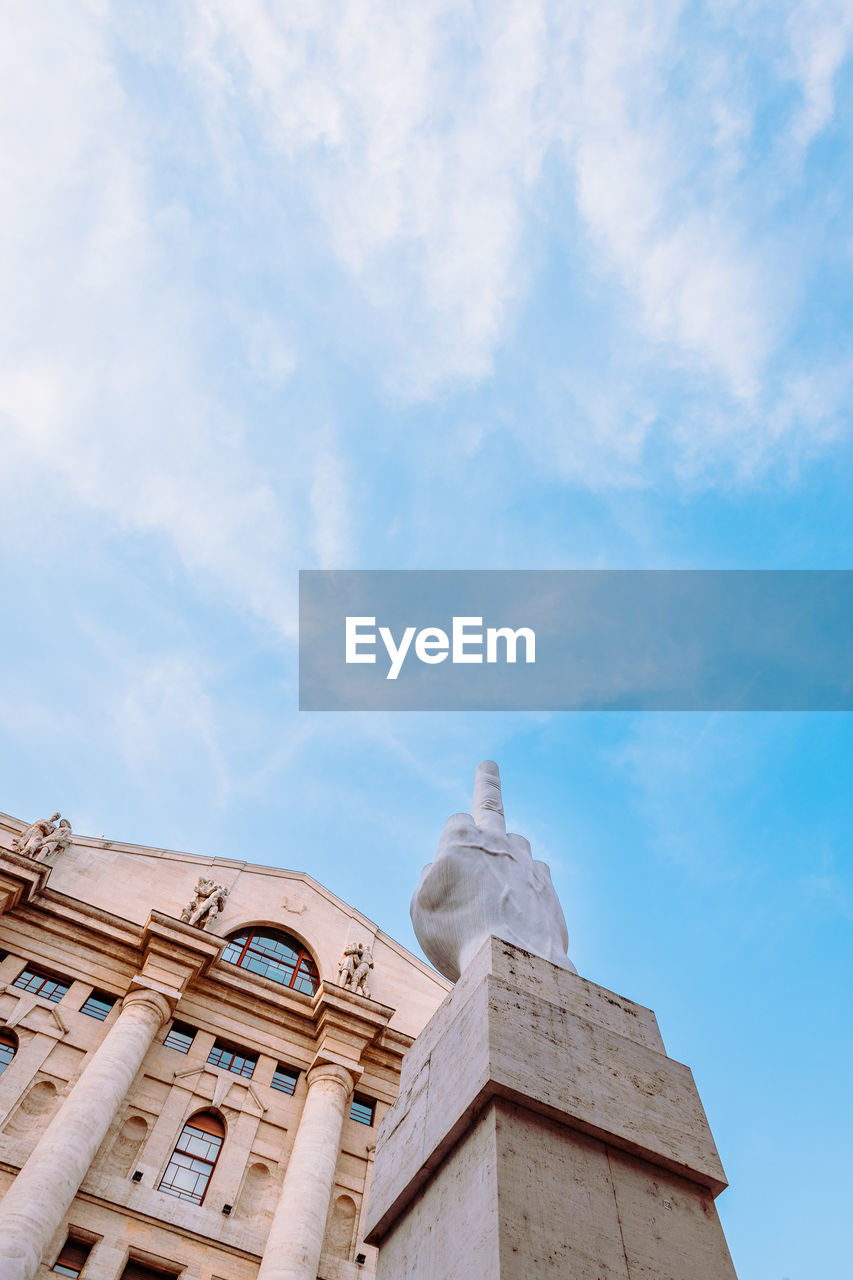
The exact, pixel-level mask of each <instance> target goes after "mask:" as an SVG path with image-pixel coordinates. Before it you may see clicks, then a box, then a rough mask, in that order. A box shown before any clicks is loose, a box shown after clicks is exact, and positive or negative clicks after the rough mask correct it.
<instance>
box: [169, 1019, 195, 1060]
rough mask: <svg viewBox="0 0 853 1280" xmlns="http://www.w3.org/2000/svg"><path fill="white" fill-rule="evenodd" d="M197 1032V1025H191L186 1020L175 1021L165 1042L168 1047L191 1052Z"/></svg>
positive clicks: (182, 1051) (179, 1051) (180, 1051)
mask: <svg viewBox="0 0 853 1280" xmlns="http://www.w3.org/2000/svg"><path fill="white" fill-rule="evenodd" d="M195 1033H196V1028H195V1027H189V1026H187V1024H186V1023H185V1022H173V1023H172V1025H171V1027H170V1028H169V1034H168V1035H167V1036H166V1039H165V1040H164V1041H163V1044H164V1045H165V1046H166V1048H167V1049H177V1051H178V1053H189V1051H190V1045H191V1044H192V1042H193V1040H195Z"/></svg>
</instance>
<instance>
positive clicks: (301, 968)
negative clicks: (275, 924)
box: [222, 929, 320, 996]
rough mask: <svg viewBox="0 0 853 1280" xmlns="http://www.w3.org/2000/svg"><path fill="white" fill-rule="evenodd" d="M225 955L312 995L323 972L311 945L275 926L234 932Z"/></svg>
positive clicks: (226, 957) (230, 962) (244, 965)
mask: <svg viewBox="0 0 853 1280" xmlns="http://www.w3.org/2000/svg"><path fill="white" fill-rule="evenodd" d="M222 959H223V960H227V961H228V963H229V964H238V965H240V967H241V968H242V969H248V970H249V972H250V973H257V974H260V976H261V977H262V978H271V979H272V981H273V982H280V983H281V985H282V986H283V987H292V988H293V989H294V990H295V991H304V992H305V994H306V995H309V996H313V994H314V992H315V991H316V990H317V987H318V986H319V984H320V975H319V974H318V972H317V966H316V964H315V963H314V961H313V959H312V957H311V953H310V951H309V950H308V948H307V947H305V946H303V944H302V943H301V942H299V941H298V939H296V938H292V937H291V936H290V934H289V933H279V932H278V931H277V930H276V929H244V930H243V931H242V932H241V933H235V934H234V936H233V938H230V939H229V941H228V946H227V947H226V948H225V950H224V951H223V952H222Z"/></svg>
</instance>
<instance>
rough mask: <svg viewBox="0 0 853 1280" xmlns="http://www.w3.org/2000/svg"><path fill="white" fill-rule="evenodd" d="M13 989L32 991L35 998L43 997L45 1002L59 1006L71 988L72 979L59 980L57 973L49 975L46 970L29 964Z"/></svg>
mask: <svg viewBox="0 0 853 1280" xmlns="http://www.w3.org/2000/svg"><path fill="white" fill-rule="evenodd" d="M12 986H13V987H20V988H21V989H22V990H23V991H31V992H32V993H33V995H35V996H41V997H42V999H43V1000H50V1001H51V1003H52V1004H59V1001H60V1000H61V999H62V997H63V996H64V995H65V994H66V992H67V991H68V988H69V987H70V986H71V979H70V978H58V977H57V976H56V974H55V973H47V972H46V970H44V969H37V968H36V967H35V965H32V964H28V965H27V967H26V968H25V969H24V971H23V972H22V973H19V974H18V976H17V978H16V979H15V981H14V982H13V983H12Z"/></svg>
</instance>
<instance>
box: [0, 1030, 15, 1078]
mask: <svg viewBox="0 0 853 1280" xmlns="http://www.w3.org/2000/svg"><path fill="white" fill-rule="evenodd" d="M17 1052H18V1040H17V1037H16V1036H15V1033H14V1032H13V1031H7V1030H6V1029H5V1028H3V1029H2V1030H0V1075H2V1074H3V1072H4V1071H5V1070H6V1068H7V1067H8V1065H9V1063H10V1062H11V1061H12V1059H13V1058H14V1056H15V1054H16V1053H17Z"/></svg>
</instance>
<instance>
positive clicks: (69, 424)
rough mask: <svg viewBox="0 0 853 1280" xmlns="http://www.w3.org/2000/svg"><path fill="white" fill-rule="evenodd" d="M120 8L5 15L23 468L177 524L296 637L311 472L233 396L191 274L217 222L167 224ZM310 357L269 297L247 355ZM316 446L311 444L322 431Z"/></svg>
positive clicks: (17, 450)
mask: <svg viewBox="0 0 853 1280" xmlns="http://www.w3.org/2000/svg"><path fill="white" fill-rule="evenodd" d="M108 19H109V13H108V11H107V10H106V9H104V8H103V7H102V6H100V5H92V6H89V8H88V12H87V13H85V14H81V13H80V12H78V11H74V12H72V11H71V10H70V9H62V8H60V9H59V10H54V9H52V10H51V11H50V12H49V13H48V11H46V10H40V9H36V8H33V7H32V6H20V7H19V9H18V11H17V12H16V11H15V9H14V8H10V7H7V8H6V9H4V11H3V15H2V17H0V23H2V24H3V27H4V28H5V29H4V30H0V47H2V49H3V50H4V57H5V64H4V66H3V68H2V71H0V76H2V79H3V82H4V88H5V92H4V94H3V103H2V105H3V115H2V118H0V148H2V152H3V154H4V174H5V181H4V191H5V193H6V200H5V203H4V205H3V207H2V209H0V236H1V237H2V241H3V245H4V252H3V255H2V264H3V265H2V268H0V270H2V274H0V291H2V294H3V297H4V298H5V299H6V300H7V305H5V306H4V308H3V314H2V318H0V420H1V421H2V422H3V423H4V436H5V437H6V446H5V461H6V477H7V483H9V484H10V485H11V486H12V487H13V488H15V489H25V488H33V489H37V490H38V492H39V495H40V496H39V499H38V501H37V504H36V506H35V508H31V518H32V520H33V523H35V524H39V523H41V521H42V520H43V519H49V518H51V516H52V517H53V518H57V519H58V518H60V517H61V518H64V519H65V520H66V521H67V522H70V523H73V518H74V511H75V507H77V506H78V505H79V506H82V507H84V508H86V507H88V508H94V509H95V510H99V511H102V512H105V513H107V515H108V516H109V517H110V519H111V520H112V521H113V523H114V525H115V526H117V527H118V528H119V529H121V530H125V531H130V532H135V531H144V532H147V533H154V534H165V535H166V536H167V537H168V538H169V539H170V541H171V544H172V546H173V547H174V548H175V550H176V552H177V554H178V556H179V557H180V559H181V561H182V562H183V565H184V566H185V568H186V569H187V570H188V571H189V572H190V573H191V574H193V575H200V576H201V578H202V580H209V581H210V582H211V583H216V584H218V586H219V588H220V589H222V590H224V593H225V595H226V596H227V598H228V599H229V600H230V601H231V602H232V603H235V604H236V605H237V606H238V607H243V608H248V609H249V610H251V611H252V612H254V613H255V614H256V615H257V616H258V617H260V618H263V619H265V620H266V621H267V622H270V623H272V624H273V626H275V627H276V628H277V629H278V630H279V631H280V632H282V633H284V634H286V635H292V634H293V632H294V628H295V598H294V597H295V591H294V583H293V571H294V569H295V562H296V558H297V557H298V556H300V555H302V554H304V555H306V556H310V555H312V554H313V551H312V548H311V547H310V543H308V542H307V541H306V540H305V539H304V538H302V537H301V535H300V532H299V531H300V528H301V527H302V524H303V523H304V522H303V521H302V520H301V519H300V515H301V512H300V503H301V505H302V506H304V505H305V504H304V498H300V488H299V477H298V476H294V475H292V474H290V473H286V474H285V475H284V476H283V478H279V477H278V476H275V475H272V476H271V475H270V473H269V471H265V470H261V468H260V467H259V466H258V465H257V463H255V462H253V461H252V459H251V457H250V452H249V449H248V447H247V443H248V442H247V438H246V424H245V423H244V421H242V420H241V418H240V416H239V411H237V410H235V409H234V408H229V407H227V406H225V405H223V404H221V403H219V402H218V401H217V399H216V397H215V394H214V386H215V384H216V379H215V378H214V379H212V378H211V377H210V371H209V368H207V369H206V368H205V367H204V365H203V343H204V339H205V336H206V334H207V333H208V332H209V331H210V328H211V321H210V319H209V316H208V313H207V300H206V298H205V296H204V293H203V292H202V291H200V290H198V289H197V287H196V285H195V281H194V279H193V277H192V273H191V257H192V251H193V249H194V246H195V243H196V242H197V239H198V235H199V231H198V228H197V227H195V226H194V225H193V224H192V222H190V223H189V225H188V226H187V227H186V229H185V232H184V233H182V232H181V227H182V225H183V223H182V219H181V218H180V216H179V217H178V218H177V219H175V218H173V219H172V223H174V224H175V225H177V227H178V231H177V233H176V232H175V225H171V224H170V225H169V226H168V228H167V232H168V234H165V233H164V230H163V225H162V223H163V219H162V217H161V208H160V206H159V205H158V203H157V199H156V195H155V183H154V180H153V171H154V168H155V163H156V156H155V155H154V154H153V153H152V152H151V150H150V148H151V145H152V144H151V139H150V137H149V136H148V133H149V129H150V126H151V123H152V122H151V121H150V120H147V119H146V118H144V117H140V116H139V115H138V114H137V113H136V112H135V110H134V108H133V106H132V105H131V103H130V102H129V100H128V98H127V96H126V94H125V92H124V90H123V88H122V84H121V82H120V79H119V74H118V70H117V67H116V65H115V63H114V61H113V56H114V55H113V49H112V46H111V33H110V30H109V21H108ZM166 221H167V223H168V222H169V219H168V218H167V219H166ZM175 234H177V237H178V238H177V241H176V242H173V243H170V242H169V240H168V235H175ZM239 355H240V353H239V352H238V353H237V356H238V358H239ZM293 362H294V361H293V354H292V350H291V348H290V347H289V344H288V343H287V342H286V341H285V340H284V339H283V338H281V337H280V336H279V335H277V334H276V333H275V332H274V326H273V325H272V323H271V322H270V321H269V318H268V317H266V316H265V315H264V314H263V313H261V314H258V315H256V316H255V317H254V319H253V321H252V323H250V324H249V325H248V335H247V354H246V356H245V364H246V367H247V369H248V370H249V371H250V372H253V373H254V375H255V376H256V377H258V378H260V379H261V380H262V381H264V382H266V383H268V384H272V385H276V384H280V383H281V382H282V380H284V379H286V377H287V376H288V374H289V373H290V371H291V370H292V367H293ZM300 447H301V448H302V449H303V452H306V453H307V454H308V455H309V457H310V452H311V450H310V440H308V441H302V442H301V446H300ZM338 505H339V508H340V507H342V506H343V498H342V496H341V495H339V497H338Z"/></svg>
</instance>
